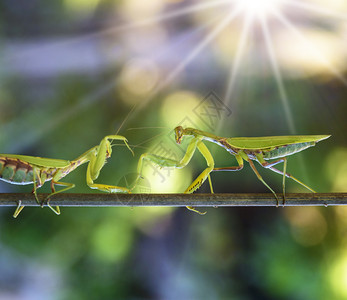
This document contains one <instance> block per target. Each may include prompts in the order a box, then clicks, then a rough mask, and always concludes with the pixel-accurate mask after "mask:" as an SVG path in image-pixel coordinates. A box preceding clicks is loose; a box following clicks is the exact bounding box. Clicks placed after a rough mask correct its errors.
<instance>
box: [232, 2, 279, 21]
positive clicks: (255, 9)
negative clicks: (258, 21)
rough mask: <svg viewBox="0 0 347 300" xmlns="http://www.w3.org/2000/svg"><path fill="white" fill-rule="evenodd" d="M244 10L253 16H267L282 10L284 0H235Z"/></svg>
mask: <svg viewBox="0 0 347 300" xmlns="http://www.w3.org/2000/svg"><path fill="white" fill-rule="evenodd" d="M235 3H236V4H237V5H238V6H239V7H240V8H241V10H242V11H243V12H245V13H246V14H247V15H250V16H252V17H254V16H258V17H266V16H268V15H269V14H270V13H272V12H278V11H279V10H280V7H281V4H282V3H283V0H258V1H254V0H235Z"/></svg>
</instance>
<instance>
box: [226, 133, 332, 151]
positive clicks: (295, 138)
mask: <svg viewBox="0 0 347 300" xmlns="http://www.w3.org/2000/svg"><path fill="white" fill-rule="evenodd" d="M329 137H330V135H288V136H264V137H236V138H228V139H226V140H227V142H228V143H229V144H230V146H232V147H234V148H238V149H252V150H254V149H266V148H272V147H279V146H285V145H291V144H298V143H310V142H313V143H317V142H319V141H322V140H325V139H327V138H329Z"/></svg>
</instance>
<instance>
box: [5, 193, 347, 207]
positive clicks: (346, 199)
mask: <svg viewBox="0 0 347 300" xmlns="http://www.w3.org/2000/svg"><path fill="white" fill-rule="evenodd" d="M38 196H39V200H40V201H44V199H46V197H47V196H48V194H39V195H38ZM278 196H279V199H282V195H281V194H278ZM19 200H20V201H21V204H22V205H24V206H37V205H38V204H37V203H36V201H35V198H34V196H33V195H32V194H30V193H20V194H19V193H3V194H1V193H0V206H17V205H18V202H19ZM50 204H51V205H52V206H56V205H59V206H81V207H82V206H83V207H86V206H89V207H90V206H94V207H97V206H119V207H122V206H123V207H125V206H128V207H129V206H194V207H199V206H200V207H201V206H203V207H211V206H213V207H216V206H276V199H275V198H274V196H273V194H270V193H268V194H101V193H98V194H96V193H93V194H74V193H62V194H57V195H54V196H53V197H52V199H51V201H50ZM281 204H282V203H280V205H281ZM44 205H46V203H45V204H44ZM285 205H286V206H336V205H347V193H315V194H313V193H312V194H311V193H288V194H286V203H285Z"/></svg>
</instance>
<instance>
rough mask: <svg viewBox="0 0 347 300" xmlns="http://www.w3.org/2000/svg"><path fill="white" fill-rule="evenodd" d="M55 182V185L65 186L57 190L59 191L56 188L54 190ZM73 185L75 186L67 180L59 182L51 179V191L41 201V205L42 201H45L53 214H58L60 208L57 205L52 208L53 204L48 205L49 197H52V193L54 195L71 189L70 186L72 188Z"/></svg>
mask: <svg viewBox="0 0 347 300" xmlns="http://www.w3.org/2000/svg"><path fill="white" fill-rule="evenodd" d="M55 184H56V185H61V186H66V188H63V189H61V190H59V191H56V190H55V187H54V185H55ZM74 187H75V184H73V183H69V182H60V181H55V180H52V181H51V189H52V193H51V194H49V195H48V196H47V198H46V199H45V200H44V201H43V202H42V205H43V203H44V202H45V201H46V202H47V206H48V207H49V208H50V209H51V210H52V211H53V212H54V213H55V214H57V215H60V208H59V206H56V207H55V208H54V207H53V206H51V205H50V203H49V201H50V200H51V197H52V196H53V195H56V194H59V193H62V192H66V191H67V190H69V189H72V188H74Z"/></svg>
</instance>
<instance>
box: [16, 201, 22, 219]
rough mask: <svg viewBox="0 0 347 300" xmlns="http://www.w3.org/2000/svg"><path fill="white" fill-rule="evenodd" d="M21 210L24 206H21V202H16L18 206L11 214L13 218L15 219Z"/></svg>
mask: <svg viewBox="0 0 347 300" xmlns="http://www.w3.org/2000/svg"><path fill="white" fill-rule="evenodd" d="M23 208H24V205H22V200H18V205H17V208H16V210H15V212H14V213H13V217H14V218H17V217H18V215H19V214H20V212H21V211H22V210H23Z"/></svg>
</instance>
